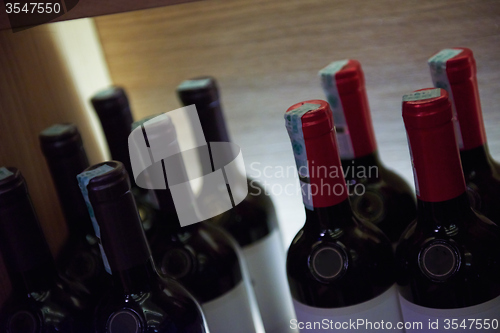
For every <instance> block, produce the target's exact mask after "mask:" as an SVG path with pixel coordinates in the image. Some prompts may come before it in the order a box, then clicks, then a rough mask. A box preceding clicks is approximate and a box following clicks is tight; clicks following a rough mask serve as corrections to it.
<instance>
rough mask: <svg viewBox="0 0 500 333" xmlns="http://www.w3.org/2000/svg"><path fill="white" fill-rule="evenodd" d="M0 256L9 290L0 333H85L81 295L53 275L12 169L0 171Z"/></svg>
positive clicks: (29, 206) (85, 316)
mask: <svg viewBox="0 0 500 333" xmlns="http://www.w3.org/2000/svg"><path fill="white" fill-rule="evenodd" d="M0 251H1V253H2V255H3V259H4V262H5V265H6V268H7V272H8V275H9V277H10V281H11V283H12V289H13V292H12V294H11V296H10V297H9V299H8V300H7V301H6V302H5V304H4V305H3V307H2V309H0V331H1V332H8V333H49V332H65V333H74V332H87V330H88V329H89V326H88V321H89V319H90V313H89V308H88V307H87V305H88V303H87V302H86V298H85V297H86V295H85V293H84V289H83V287H82V288H80V286H79V285H77V284H73V283H70V282H68V281H66V280H64V279H63V278H62V277H61V276H59V275H58V273H57V271H56V267H55V264H54V260H53V258H52V255H51V253H50V249H49V246H48V244H47V242H46V240H45V237H44V235H43V232H42V229H41V227H40V224H39V222H38V218H37V216H36V213H35V211H34V208H33V204H32V202H31V198H30V196H29V194H28V188H27V186H26V183H25V180H24V178H23V176H22V175H21V173H20V172H19V170H17V169H16V168H6V167H1V168H0Z"/></svg>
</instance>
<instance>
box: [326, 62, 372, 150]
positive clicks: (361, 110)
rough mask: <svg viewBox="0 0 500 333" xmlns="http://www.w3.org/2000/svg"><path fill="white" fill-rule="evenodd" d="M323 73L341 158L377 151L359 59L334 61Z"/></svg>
mask: <svg viewBox="0 0 500 333" xmlns="http://www.w3.org/2000/svg"><path fill="white" fill-rule="evenodd" d="M319 75H320V76H321V81H322V86H323V90H324V91H325V94H326V96H327V99H328V102H329V103H330V106H331V108H332V111H333V116H334V119H335V124H336V128H337V136H338V140H339V152H340V157H341V158H342V159H352V158H357V157H362V156H365V155H368V154H371V153H373V152H374V151H375V150H376V149H377V143H376V141H375V134H374V131H373V125H372V119H371V115H370V107H369V105H368V97H367V95H366V89H365V77H364V74H363V70H362V69H361V64H360V63H359V61H357V60H352V59H351V60H343V61H336V62H333V63H331V64H330V65H328V66H327V67H325V68H324V69H322V70H321V71H320V72H319Z"/></svg>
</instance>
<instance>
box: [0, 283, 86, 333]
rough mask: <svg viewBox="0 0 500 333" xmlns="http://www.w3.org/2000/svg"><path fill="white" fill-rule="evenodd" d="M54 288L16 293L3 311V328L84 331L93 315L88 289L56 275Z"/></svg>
mask: <svg viewBox="0 0 500 333" xmlns="http://www.w3.org/2000/svg"><path fill="white" fill-rule="evenodd" d="M54 282H55V283H54V284H53V286H52V287H51V288H49V289H46V290H40V291H37V292H31V293H29V294H20V293H13V294H12V295H11V296H10V297H9V299H8V300H7V301H6V302H5V304H4V306H3V309H2V310H1V311H0V312H1V315H0V321H1V323H2V324H1V325H2V327H3V328H4V330H2V332H3V331H5V332H10V330H9V329H8V328H9V327H10V329H11V330H12V331H14V332H17V331H15V329H16V328H17V329H21V327H24V329H26V328H25V327H26V325H28V326H29V327H33V328H38V330H37V332H38V331H40V332H44V333H45V332H68V333H74V332H84V331H85V330H88V329H90V327H89V326H88V325H89V324H88V323H89V321H90V318H91V311H92V309H91V304H90V303H89V301H88V297H89V296H88V294H87V291H86V290H85V289H84V288H83V287H82V286H81V285H79V284H78V283H75V282H71V281H68V280H66V279H64V278H62V277H56V278H55V280H54Z"/></svg>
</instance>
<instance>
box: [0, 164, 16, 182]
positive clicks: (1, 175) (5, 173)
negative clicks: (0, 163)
mask: <svg viewBox="0 0 500 333" xmlns="http://www.w3.org/2000/svg"><path fill="white" fill-rule="evenodd" d="M12 175H13V173H12V172H11V171H9V169H7V168H6V167H1V168H0V180H4V179H5V178H7V177H10V176H12Z"/></svg>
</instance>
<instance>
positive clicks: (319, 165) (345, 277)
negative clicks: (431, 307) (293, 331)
mask: <svg viewBox="0 0 500 333" xmlns="http://www.w3.org/2000/svg"><path fill="white" fill-rule="evenodd" d="M285 121H286V127H287V130H288V134H289V135H290V140H291V142H292V148H293V152H294V156H295V162H296V164H297V169H298V173H299V179H300V183H301V187H302V194H303V200H304V205H305V209H306V222H305V224H304V227H303V228H302V229H301V230H300V231H299V232H298V233H297V235H296V236H295V238H294V240H293V242H292V244H291V245H290V247H289V249H288V257H287V261H286V263H287V274H288V282H289V284H290V290H291V293H292V297H293V299H294V306H295V312H296V314H297V321H298V322H308V321H311V320H312V319H313V318H316V319H317V318H326V319H328V321H330V320H333V322H342V321H347V322H349V321H350V320H352V321H356V320H357V319H365V320H377V321H380V320H384V321H386V322H387V321H391V322H397V321H398V320H400V317H399V311H398V303H397V292H396V287H395V265H394V256H393V252H392V247H391V243H390V241H389V239H388V238H387V236H386V235H384V233H383V232H382V231H380V229H378V228H377V227H376V226H375V225H373V224H372V223H370V222H367V221H364V220H360V219H358V217H357V216H356V215H354V214H353V212H352V209H351V204H350V202H349V200H348V190H347V186H346V182H345V179H344V178H343V175H342V169H341V168H342V166H341V163H340V158H339V155H338V148H337V140H336V137H335V131H334V123H333V117H332V111H331V109H330V107H329V105H328V103H327V102H325V101H322V100H311V101H306V102H302V103H298V104H295V105H293V106H291V107H290V108H289V109H288V110H287V112H286V113H285ZM325 168H326V169H327V170H328V172H326V173H325V172H324V171H322V170H324V169H325ZM329 327H330V326H329ZM299 328H301V327H300V326H299ZM330 329H333V327H331V328H330ZM337 329H338V327H337ZM344 329H345V327H344ZM320 331H321V330H319V329H317V330H313V332H320ZM364 331H368V332H369V331H371V330H370V329H369V328H365V329H364Z"/></svg>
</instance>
